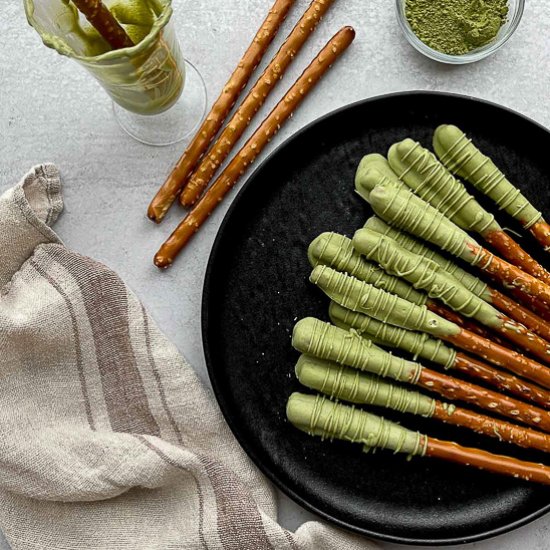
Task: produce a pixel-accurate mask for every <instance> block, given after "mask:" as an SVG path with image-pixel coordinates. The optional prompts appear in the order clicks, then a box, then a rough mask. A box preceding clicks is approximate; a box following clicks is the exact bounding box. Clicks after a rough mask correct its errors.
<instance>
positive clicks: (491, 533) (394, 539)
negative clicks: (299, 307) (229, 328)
mask: <svg viewBox="0 0 550 550" xmlns="http://www.w3.org/2000/svg"><path fill="white" fill-rule="evenodd" d="M415 95H422V96H439V97H441V96H443V97H452V98H458V99H466V100H469V101H474V102H477V103H482V104H485V105H488V106H490V107H492V108H497V109H501V110H504V111H507V112H508V113H511V114H513V115H515V116H517V117H520V118H522V119H524V120H525V121H527V122H529V123H531V124H534V125H535V126H537V127H538V128H539V129H541V130H543V131H544V132H546V133H547V134H550V129H548V128H547V127H546V126H544V125H543V124H541V123H539V122H537V121H536V120H534V119H532V118H531V117H529V116H527V115H524V114H523V113H520V112H519V111H516V110H515V109H512V108H510V107H507V106H504V105H500V104H498V103H496V102H494V101H490V100H487V99H482V98H478V97H475V96H472V95H468V94H459V93H455V92H445V91H430V90H404V91H399V92H390V93H385V94H380V95H376V96H372V97H368V98H364V99H360V100H358V101H354V102H352V103H348V104H346V105H343V106H341V107H338V108H337V109H333V110H332V111H329V112H328V113H326V114H324V115H321V116H319V117H317V118H315V119H314V120H312V121H311V122H308V123H307V124H306V125H304V126H302V127H301V128H299V129H298V130H296V131H295V132H294V133H293V134H291V135H290V136H288V137H287V138H286V139H285V140H284V141H282V142H281V143H280V144H279V145H277V146H276V147H275V148H274V149H273V151H271V152H270V153H269V154H268V155H267V156H266V157H265V158H264V159H263V160H262V161H261V162H260V163H259V164H258V165H257V166H256V168H255V169H254V170H253V171H252V172H251V173H250V175H249V176H248V177H247V179H246V181H245V182H244V184H243V185H242V187H241V188H240V189H239V191H238V192H237V194H236V195H235V196H234V197H233V200H232V201H231V205H230V206H229V208H228V210H227V212H226V213H225V215H224V217H223V220H222V222H221V224H220V227H219V228H218V231H217V233H216V237H215V239H214V243H213V245H212V248H211V250H210V254H209V257H208V263H207V266H206V273H205V277H204V283H203V288H202V299H201V338H202V348H203V353H204V358H205V362H206V368H207V371H208V378H209V380H210V383H211V385H212V389H213V392H214V396H215V397H216V401H217V403H218V406H219V407H220V410H221V412H222V415H223V418H224V420H225V422H226V423H227V425H228V426H229V428H230V430H231V433H232V434H233V436H234V437H235V439H236V440H237V441H238V443H239V445H240V446H241V448H242V449H243V451H244V452H245V453H246V454H247V456H248V457H249V458H250V459H251V460H252V462H253V463H254V465H255V466H256V467H257V468H258V469H259V470H260V472H262V474H264V475H265V476H266V477H267V478H268V480H269V481H270V482H271V483H273V485H274V486H275V487H276V488H277V489H279V490H280V491H281V492H282V493H284V494H285V495H286V496H288V497H289V498H290V499H291V500H293V501H294V502H295V503H297V504H298V505H300V506H302V507H303V508H305V509H306V510H307V511H309V512H312V513H314V514H316V515H318V516H319V517H320V518H322V519H324V520H326V521H327V522H329V523H330V524H332V525H336V526H337V527H340V528H343V529H346V530H348V531H351V532H353V533H357V534H360V535H363V536H365V537H370V538H373V539H376V540H379V541H384V542H390V543H394V544H406V545H413V546H420V545H423V546H449V545H457V544H469V543H473V542H479V541H481V540H487V539H489V538H493V537H496V536H498V535H503V534H505V533H509V532H511V531H513V530H515V529H518V528H519V527H522V526H524V525H527V524H529V523H531V522H533V521H535V520H536V519H539V518H541V517H543V516H544V515H545V514H547V513H548V512H549V511H550V502H549V503H548V504H547V505H546V506H543V507H542V508H541V509H539V510H537V511H535V512H532V513H531V514H528V515H527V516H525V517H524V518H521V519H519V520H516V521H514V522H512V523H509V524H507V525H503V526H502V527H498V528H495V529H490V530H488V531H484V532H480V533H477V534H475V535H468V536H466V537H451V538H440V539H439V538H438V539H418V538H411V537H399V536H396V535H388V534H384V533H379V532H377V531H374V530H370V529H365V528H362V527H358V526H356V525H353V524H350V523H348V522H346V521H343V520H340V519H337V518H335V517H333V516H331V515H330V514H329V513H327V512H325V511H323V510H322V509H320V508H318V507H317V506H315V505H314V504H311V503H309V502H308V501H307V500H306V499H304V498H303V497H301V496H300V495H298V494H297V493H296V492H295V491H294V490H293V489H292V488H291V487H288V486H287V485H286V484H285V483H283V482H282V481H281V480H280V479H279V478H278V477H277V474H276V472H274V471H272V469H271V468H269V467H268V466H266V465H265V464H264V463H263V462H262V460H260V458H259V457H258V456H257V454H256V452H255V451H254V450H253V449H252V448H250V446H249V445H248V442H247V441H246V439H245V438H244V437H242V436H241V435H240V433H239V432H238V430H237V427H236V426H234V425H233V424H234V422H233V419H232V417H231V415H230V414H229V412H228V410H227V407H226V403H225V400H224V397H223V393H222V391H221V388H220V386H219V384H218V382H217V380H216V377H215V376H214V366H213V361H212V357H211V355H210V350H209V348H208V346H206V341H207V333H208V325H209V311H208V310H209V308H208V294H209V293H208V289H209V287H210V282H211V279H212V278H213V264H214V261H215V257H216V256H217V252H218V250H219V249H220V243H221V240H222V238H223V234H224V232H225V228H226V227H227V225H228V224H229V222H230V219H231V217H232V214H233V212H234V211H235V210H236V209H237V207H238V205H239V203H240V201H241V200H242V198H243V196H244V194H245V193H246V192H247V190H248V189H249V188H250V187H251V186H252V185H253V182H254V181H256V179H257V178H256V176H257V174H258V173H259V172H260V171H261V170H262V169H263V168H264V165H266V164H267V163H269V162H270V161H271V159H272V158H273V157H275V156H276V155H277V154H278V153H279V151H281V150H282V149H283V148H285V147H287V146H288V145H290V144H291V143H292V142H294V141H295V140H297V139H299V138H300V137H301V136H302V134H304V133H306V132H307V131H309V129H310V128H312V127H313V126H316V125H317V124H320V123H322V122H324V121H325V120H327V119H329V118H331V117H333V116H337V115H339V114H340V113H342V112H344V111H347V110H350V109H354V108H356V107H360V106H363V105H365V104H368V103H373V102H376V101H380V100H385V99H390V98H394V97H410V96H415Z"/></svg>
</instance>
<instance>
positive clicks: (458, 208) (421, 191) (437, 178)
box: [355, 140, 550, 320]
mask: <svg viewBox="0 0 550 550" xmlns="http://www.w3.org/2000/svg"><path fill="white" fill-rule="evenodd" d="M411 152H412V153H415V157H414V158H410V157H409V156H408V155H409V154H411ZM389 156H390V159H391V161H392V164H393V166H394V167H395V170H396V171H398V172H400V173H402V174H403V177H404V179H405V180H406V181H407V184H408V185H409V186H410V187H411V188H413V189H414V190H415V192H416V193H417V194H418V195H419V196H421V198H423V199H425V200H426V202H428V203H430V204H431V205H432V206H434V207H435V208H436V209H439V210H442V211H443V213H444V214H449V213H454V215H453V216H452V220H451V221H453V222H455V223H456V224H457V225H459V226H460V227H461V228H466V229H470V230H473V231H478V232H480V233H481V234H482V235H485V234H488V233H491V235H492V236H494V235H499V236H500V237H499V238H498V239H497V240H498V241H499V242H501V241H502V239H504V240H506V242H510V243H511V245H510V248H506V250H508V251H512V252H511V253H510V254H508V256H511V257H512V258H513V259H514V260H517V259H518V258H519V259H521V260H522V262H521V263H522V267H523V268H524V269H525V270H526V272H528V271H530V272H531V273H535V274H537V276H540V277H541V280H543V281H544V280H545V277H547V276H548V273H547V272H546V270H545V269H544V268H543V267H542V266H540V264H538V263H537V262H535V261H534V260H532V259H531V258H530V256H529V255H528V254H527V253H525V252H524V251H523V250H522V249H521V248H519V245H517V246H514V244H515V243H514V242H513V241H511V240H509V239H510V238H509V237H508V235H507V234H506V233H504V231H502V229H500V226H498V224H496V221H495V220H494V217H493V216H492V215H491V214H489V213H487V212H485V211H484V210H483V209H482V208H481V206H480V205H479V204H478V203H477V202H476V201H475V199H474V198H473V197H472V196H470V195H468V194H467V193H466V190H465V189H464V186H463V185H462V184H461V183H460V182H458V181H457V180H456V179H455V178H453V176H452V175H451V174H450V173H449V172H447V171H446V170H445V168H444V167H443V165H442V164H441V163H439V162H438V161H437V159H436V158H435V157H434V156H433V155H432V153H430V152H429V151H427V150H425V149H422V150H420V146H417V144H415V142H413V141H412V140H405V141H403V142H401V143H399V144H395V145H394V146H392V148H391V149H390V155H389ZM401 157H403V158H405V157H406V159H405V160H402V158H401ZM419 160H420V161H422V166H428V175H427V176H426V177H424V175H422V174H420V172H421V169H419V167H418V166H417V164H418V161H419ZM409 165H410V166H409ZM407 166H408V167H407ZM411 166H412V167H413V168H414V171H413V170H411ZM424 169H425V168H423V169H422V170H424ZM434 170H435V172H437V173H434ZM373 174H381V175H382V176H383V177H384V178H386V179H387V180H388V181H391V182H392V184H395V186H396V187H399V188H403V189H406V185H405V183H404V181H402V180H401V179H399V177H398V176H397V173H396V172H395V171H394V169H393V168H392V166H390V163H389V162H388V160H386V158H385V157H383V156H382V155H379V154H370V155H366V156H365V157H363V158H362V159H361V162H360V163H359V166H358V168H357V171H356V175H355V188H356V190H357V192H358V193H359V195H361V196H362V197H363V198H364V199H365V200H366V201H368V200H369V195H370V191H371V190H372V189H373V186H375V185H376V181H377V179H376V177H373ZM449 178H450V180H449ZM470 203H471V207H470ZM464 212H466V213H465V214H464ZM458 213H462V216H464V218H465V219H464V220H463V219H462V218H461V217H460V216H458V215H457V214H458ZM489 229H490V231H489ZM491 235H490V236H489V239H491V238H492V237H491ZM490 276H491V275H490ZM491 277H492V278H493V279H495V277H494V276H491ZM510 290H511V292H512V294H513V295H515V296H516V297H518V298H519V299H520V300H521V301H523V302H525V303H527V304H528V305H529V307H530V308H531V310H533V311H535V312H537V313H538V314H539V315H541V316H542V317H543V318H544V319H546V320H548V319H550V309H549V308H548V306H546V305H545V304H542V303H541V302H540V301H537V300H536V299H534V298H533V297H532V296H528V295H526V294H525V293H524V292H522V291H521V289H517V288H516V289H515V288H511V289H510Z"/></svg>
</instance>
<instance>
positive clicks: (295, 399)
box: [286, 392, 550, 485]
mask: <svg viewBox="0 0 550 550" xmlns="http://www.w3.org/2000/svg"><path fill="white" fill-rule="evenodd" d="M286 415H287V418H288V420H289V421H290V422H291V424H293V425H294V426H295V427H296V428H298V429H299V430H302V431H303V432H306V433H307V434H309V435H316V436H320V437H321V438H323V439H330V440H332V439H334V438H336V439H341V440H343V441H348V442H351V443H361V444H363V450H364V451H365V452H368V451H370V450H371V449H375V448H380V449H388V450H391V451H394V452H395V453H397V452H400V453H405V454H407V455H408V456H430V457H435V458H440V459H443V460H447V461H450V462H456V463H459V464H463V465H466V466H474V467H476V468H479V469H481V470H486V471H488V472H493V473H497V474H502V475H506V476H511V477H515V478H520V479H524V480H526V481H534V482H537V483H542V484H545V485H550V468H549V467H548V466H545V465H543V464H537V463H534V462H525V461H522V460H518V459H516V458H512V457H509V456H504V455H497V454H493V453H489V452H487V451H483V450H481V449H473V448H469V447H462V446H461V445H458V444H457V443H454V442H452V441H441V440H439V439H435V438H433V437H428V436H427V435H423V434H420V433H418V432H413V431H412V430H408V429H407V428H404V427H403V426H401V425H400V424H396V423H394V422H390V421H389V420H385V419H384V418H382V417H380V416H376V415H374V414H371V413H368V412H366V411H363V410H360V409H357V408H355V407H348V406H346V405H343V404H341V403H337V402H334V401H331V400H330V399H328V398H326V397H321V396H320V395H316V396H314V395H305V394H302V393H297V392H296V393H293V394H292V395H291V396H290V397H289V399H288V403H287V407H286Z"/></svg>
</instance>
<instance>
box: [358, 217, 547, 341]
mask: <svg viewBox="0 0 550 550" xmlns="http://www.w3.org/2000/svg"><path fill="white" fill-rule="evenodd" d="M365 227H366V228H368V229H370V230H372V231H376V232H377V233H380V234H381V235H386V236H388V237H390V238H392V239H393V240H394V241H396V242H397V243H398V244H399V245H401V246H404V247H405V248H407V250H409V251H410V252H413V253H414V254H417V255H419V256H422V257H424V258H427V259H429V260H432V261H434V262H435V263H436V264H438V265H439V266H440V267H441V268H442V269H443V270H444V271H446V272H447V273H449V274H451V275H452V276H453V277H454V278H455V279H457V280H458V281H460V283H461V284H462V285H463V286H464V287H466V288H467V289H468V290H469V291H470V292H473V293H474V294H475V295H476V296H479V297H480V298H481V299H482V300H484V301H486V302H488V303H489V304H492V305H493V306H494V307H496V308H497V309H499V310H500V311H502V312H504V313H506V314H507V315H509V316H510V317H511V318H512V319H514V321H517V322H518V323H521V324H523V325H525V326H526V327H527V328H529V329H531V330H532V331H533V332H535V333H536V334H538V335H539V336H542V337H543V338H544V339H545V340H546V341H550V325H548V324H547V323H546V320H545V319H543V318H541V317H539V316H538V315H536V314H535V313H533V312H532V311H530V310H529V309H527V308H526V307H524V306H522V305H520V304H518V303H517V302H515V301H514V300H512V299H511V298H509V297H508V296H506V295H504V294H502V293H501V292H499V291H498V290H496V289H494V288H492V287H490V286H489V285H487V284H486V283H484V282H483V281H481V280H480V279H478V278H477V277H476V276H474V275H472V274H471V273H468V272H467V271H465V270H464V269H462V268H461V267H460V266H459V265H458V264H457V263H455V262H453V261H452V260H449V259H447V258H444V257H443V256H442V255H441V254H439V253H438V252H435V251H434V250H432V249H431V248H428V247H427V246H426V245H425V244H424V243H422V242H420V241H418V240H416V239H415V238H414V237H411V236H410V235H408V234H407V233H405V232H403V231H399V230H397V229H394V228H393V227H391V226H389V225H388V224H387V223H385V222H383V221H382V220H381V219H380V218H377V217H376V216H372V217H371V218H369V219H368V220H367V222H366V223H365ZM436 313H437V312H436Z"/></svg>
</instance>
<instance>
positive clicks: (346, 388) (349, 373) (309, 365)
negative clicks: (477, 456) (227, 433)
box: [295, 354, 550, 452]
mask: <svg viewBox="0 0 550 550" xmlns="http://www.w3.org/2000/svg"><path fill="white" fill-rule="evenodd" d="M295 370H296V377H297V378H298V380H299V381H300V383H301V384H302V385H304V386H306V387H308V388H310V389H312V390H317V391H319V392H320V393H323V394H325V395H327V396H328V397H331V398H333V399H338V400H343V401H349V402H351V403H355V404H357V405H374V406H376V407H384V408H386V409H392V410H394V411H397V412H401V413H407V414H414V415H420V416H424V417H426V418H433V419H435V420H440V421H442V422H445V423H446V424H452V425H454V426H460V427H463V428H468V429H469V430H473V431H475V432H476V433H479V434H483V435H487V436H489V437H496V438H498V439H499V440H501V441H506V442H507V443H512V444H514V445H518V446H520V447H525V448H530V449H537V450H539V451H543V452H550V434H547V433H542V432H539V431H536V430H532V429H531V428H525V427H523V426H517V425H516V424H511V423H510V422H506V421H504V420H499V419H496V418H492V417H490V416H486V415H484V414H480V413H477V412H474V411H470V410H468V409H464V408H462V407H457V406H455V405H454V404H451V403H448V402H445V401H440V400H438V399H435V398H433V397H429V396H427V395H424V394H422V393H420V392H417V391H412V390H408V389H405V388H403V387H401V386H398V385H396V384H392V383H390V382H388V381H386V380H384V379H382V378H380V377H378V376H373V375H370V374H366V373H363V372H360V371H358V370H355V369H351V368H348V367H346V366H343V365H338V364H337V363H334V362H332V361H325V360H324V359H318V358H317V357H312V356H309V355H304V354H302V355H301V356H300V358H299V359H298V362H297V363H296V369H295Z"/></svg>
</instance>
